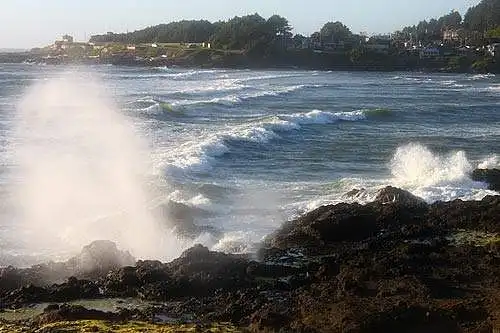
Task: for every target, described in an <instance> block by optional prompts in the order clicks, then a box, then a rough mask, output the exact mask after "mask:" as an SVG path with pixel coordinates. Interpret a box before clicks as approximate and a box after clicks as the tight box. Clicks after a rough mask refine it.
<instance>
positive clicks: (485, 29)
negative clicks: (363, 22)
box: [90, 0, 500, 54]
mask: <svg viewBox="0 0 500 333" xmlns="http://www.w3.org/2000/svg"><path fill="white" fill-rule="evenodd" d="M499 27H500V0H482V1H481V3H479V4H478V5H477V6H474V7H471V8H470V9H469V10H468V11H467V13H466V14H465V16H464V17H462V16H461V15H460V13H458V12H456V11H452V12H451V13H449V14H447V15H444V16H442V17H440V18H438V19H431V20H429V21H421V22H419V23H418V24H417V25H413V26H408V27H405V28H403V29H402V30H399V31H396V32H395V33H394V36H395V38H396V39H401V40H415V41H417V40H418V41H420V42H422V43H424V44H425V43H429V42H431V41H434V40H440V39H441V37H442V33H443V31H444V30H449V29H454V30H457V31H460V33H461V34H463V36H461V37H463V39H464V40H465V39H466V38H468V41H473V42H475V43H484V42H485V38H498V37H500V28H499ZM292 30H293V29H292V26H291V25H290V23H289V21H288V20H287V19H286V18H284V17H282V16H279V15H273V16H271V17H269V18H268V19H265V18H264V17H262V16H260V15H259V14H253V15H246V16H241V17H238V16H236V17H234V18H232V19H230V20H228V21H218V22H214V23H211V22H209V21H206V20H183V21H179V22H172V23H168V24H160V25H156V26H151V27H148V28H145V29H142V30H137V31H134V32H129V33H112V32H108V33H107V34H104V35H95V36H92V37H91V39H90V41H91V42H94V43H95V42H107V43H110V42H119V43H155V42H156V43H183V42H192V43H202V42H211V43H212V44H213V46H214V47H215V48H218V49H238V50H245V51H247V52H249V53H251V52H259V53H260V54H266V53H272V52H273V51H276V50H279V49H282V47H283V44H284V43H290V41H291V42H292V43H293V44H294V45H295V46H296V47H297V46H300V45H301V44H302V43H303V42H304V39H305V38H306V37H305V36H302V35H295V36H294V35H293V34H292ZM309 37H310V41H311V42H312V43H315V44H321V43H338V42H350V43H351V44H356V43H359V42H361V41H362V40H363V39H364V37H363V36H360V35H356V34H353V33H352V32H351V31H350V29H349V28H348V27H347V26H345V25H344V24H343V23H341V22H328V23H326V24H325V25H324V26H323V27H322V28H321V29H320V30H319V31H317V32H315V33H313V34H312V35H311V36H309ZM287 45H288V44H287Z"/></svg>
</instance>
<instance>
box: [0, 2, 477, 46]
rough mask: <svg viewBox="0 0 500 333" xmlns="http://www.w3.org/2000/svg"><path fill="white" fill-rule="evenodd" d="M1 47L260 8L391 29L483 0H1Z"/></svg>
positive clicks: (316, 24)
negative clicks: (68, 35)
mask: <svg viewBox="0 0 500 333" xmlns="http://www.w3.org/2000/svg"><path fill="white" fill-rule="evenodd" d="M1 2H2V4H1V8H0V22H1V23H0V25H1V29H0V48H23V49H27V48H32V47H40V46H46V45H49V44H52V43H53V42H54V40H56V39H59V38H60V36H62V35H63V34H70V35H73V36H74V37H75V39H76V40H78V41H86V40H88V39H89V38H90V36H91V35H94V34H102V33H106V32H108V31H113V32H127V31H134V30H137V29H142V28H144V27H147V26H151V25H156V24H160V23H168V22H171V21H177V20H182V19H207V20H210V21H217V20H221V19H222V20H225V19H228V18H231V17H234V16H236V15H238V16H241V15H246V14H253V13H259V14H260V15H262V16H264V17H269V16H271V15H273V14H279V15H282V16H285V17H286V18H288V20H289V21H290V24H291V25H292V26H293V27H294V32H295V33H301V34H304V35H310V34H311V33H313V32H314V31H318V30H319V29H320V28H321V26H322V25H323V24H324V23H326V22H329V21H341V22H343V23H344V24H345V25H347V26H348V27H349V28H350V29H351V31H352V32H354V33H360V32H366V33H368V34H370V35H371V34H378V33H390V32H393V31H395V30H397V29H400V28H402V27H403V26H407V25H413V24H416V23H418V22H419V21H421V20H424V19H430V18H438V17H440V16H442V15H444V14H447V13H449V12H450V11H452V10H458V11H459V12H460V13H461V14H462V15H463V14H465V12H466V11H467V9H468V8H469V7H471V6H474V5H476V4H478V3H479V2H480V0H183V1H180V0H1Z"/></svg>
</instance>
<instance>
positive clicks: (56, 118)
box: [11, 73, 184, 259]
mask: <svg viewBox="0 0 500 333" xmlns="http://www.w3.org/2000/svg"><path fill="white" fill-rule="evenodd" d="M11 148H12V150H13V155H14V157H15V164H16V168H15V170H16V171H15V172H14V174H13V175H12V176H13V177H12V179H14V182H15V184H14V186H13V188H14V195H13V206H14V208H15V212H16V213H15V215H16V228H15V230H16V231H15V232H16V235H15V237H17V239H18V240H19V242H23V243H24V246H25V247H27V249H29V250H30V251H31V252H32V253H44V254H50V253H58V254H60V253H68V255H69V254H70V253H75V252H78V251H79V250H80V249H81V247H82V246H84V245H87V244H89V243H91V242H92V241H94V240H100V239H105V240H111V241H114V242H116V243H117V244H118V245H119V246H120V247H121V248H123V249H126V250H129V251H131V253H132V254H133V255H134V256H136V257H137V258H157V259H167V258H168V259H170V258H172V257H174V256H176V255H178V254H179V253H180V252H181V250H182V248H184V246H183V245H184V244H182V242H181V241H179V240H178V239H177V238H176V237H175V236H174V235H173V234H172V232H169V231H168V230H166V229H165V227H164V226H163V225H162V224H161V222H160V221H157V220H156V219H155V218H154V217H153V215H152V213H151V210H150V207H148V206H149V204H150V202H151V196H150V193H149V191H148V188H147V187H148V186H147V175H148V173H149V171H150V168H151V165H150V163H149V157H150V152H149V148H148V145H147V143H146V142H144V141H143V140H142V139H141V138H140V136H139V135H138V133H137V132H136V130H135V129H134V127H133V125H132V123H131V121H130V120H129V119H127V118H126V117H125V116H124V115H122V114H121V113H120V112H119V111H117V109H116V107H115V106H114V105H113V103H112V102H111V101H110V100H108V99H107V98H106V97H105V96H104V91H103V88H102V85H101V84H100V83H99V82H98V81H97V80H96V79H95V78H92V77H90V76H89V75H88V74H86V75H84V74H81V73H79V74H75V73H73V74H63V75H61V76H60V77H58V78H54V79H49V80H46V81H43V82H42V83H40V84H38V85H36V86H34V87H33V88H31V89H30V91H29V92H28V93H27V95H26V96H25V97H24V98H23V100H22V102H21V103H20V105H19V108H18V118H17V125H16V130H15V135H14V138H13V145H12V147H11Z"/></svg>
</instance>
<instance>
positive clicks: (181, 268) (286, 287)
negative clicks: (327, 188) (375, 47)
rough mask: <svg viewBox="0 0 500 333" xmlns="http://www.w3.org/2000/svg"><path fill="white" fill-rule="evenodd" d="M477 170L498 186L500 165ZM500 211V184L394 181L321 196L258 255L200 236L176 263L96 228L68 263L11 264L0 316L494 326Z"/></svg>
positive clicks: (295, 325)
mask: <svg viewBox="0 0 500 333" xmlns="http://www.w3.org/2000/svg"><path fill="white" fill-rule="evenodd" d="M472 178H473V179H474V180H476V181H483V182H487V183H488V184H489V186H490V189H492V190H495V191H499V190H500V188H499V187H498V186H499V185H500V182H499V180H500V170H496V169H490V170H479V171H475V172H474V173H473V174H472ZM353 193H354V192H353ZM498 216H500V195H495V196H487V197H485V198H484V199H483V200H481V201H461V200H455V201H451V202H436V203H434V204H427V203H425V202H424V201H423V200H422V199H420V198H418V197H415V196H414V195H412V194H410V193H409V192H406V191H403V190H400V189H398V188H394V187H386V188H385V189H383V190H381V191H380V192H379V193H378V195H377V197H376V198H375V200H374V201H373V202H370V203H367V204H366V205H360V204H347V203H341V204H337V205H329V206H323V207H320V208H318V209H316V210H313V211H311V212H309V213H307V214H305V215H303V216H301V217H299V218H298V219H296V220H292V221H288V222H285V223H284V224H283V225H282V226H281V227H280V228H279V229H278V230H277V231H275V232H274V233H272V234H271V235H269V236H268V237H267V238H266V239H265V240H264V241H263V243H262V246H261V247H260V250H259V251H258V252H257V253H255V254H254V255H234V254H224V253H220V252H213V251H210V250H209V249H208V248H206V247H204V246H201V245H197V246H195V247H193V248H190V249H188V250H186V251H184V253H183V254H182V255H181V256H180V257H179V258H177V259H175V260H173V261H171V262H168V263H161V262H159V261H149V260H144V261H137V262H134V259H133V258H131V257H130V255H129V254H128V253H127V252H124V251H121V250H119V249H117V248H116V245H114V244H113V243H111V242H107V241H98V242H94V243H92V244H91V245H89V246H87V247H85V248H84V249H83V251H82V253H81V254H80V255H79V256H77V257H75V258H73V259H70V260H69V261H67V262H64V263H50V264H44V265H36V266H33V267H32V268H28V269H16V268H14V267H7V268H3V269H0V295H2V297H1V302H0V318H2V312H1V311H2V310H1V309H4V312H3V315H6V314H7V315H8V314H9V313H10V310H9V309H21V310H17V311H21V312H22V311H24V310H23V309H29V307H30V305H31V304H39V303H47V304H52V305H48V306H46V307H45V309H41V310H39V311H38V312H37V313H35V314H32V315H31V316H30V317H29V318H24V319H22V320H14V321H10V322H9V321H5V317H3V318H4V319H0V328H1V327H2V325H9V323H10V324H12V325H21V326H23V325H24V327H31V328H34V327H36V328H39V327H42V325H48V324H54V323H64V322H68V321H69V322H72V323H73V324H74V325H83V324H85V322H82V321H85V320H97V321H102V320H104V321H107V322H112V323H113V322H114V323H122V325H123V323H131V324H133V323H134V322H136V321H140V322H143V323H145V324H144V325H146V324H147V325H160V326H158V327H163V328H167V327H168V326H161V325H168V324H172V320H173V322H174V323H175V325H201V326H200V327H199V329H200V331H203V327H208V326H210V325H214V323H230V324H227V326H224V328H220V329H221V331H225V330H226V329H227V330H230V329H231V330H233V329H234V330H243V331H251V332H264V331H265V332H278V331H280V330H285V331H286V332H304V331H308V332H344V331H346V329H347V328H349V331H350V332H402V331H407V330H408V329H415V328H418V329H420V331H422V332H442V331H446V332H457V333H458V332H486V331H491V330H493V329H498V328H499V326H498V324H499V323H500V311H499V310H498V309H499V308H498V306H497V305H498V304H499V302H500V267H499V266H498V265H497V263H498V261H499V260H500V223H499V221H498ZM84 258H87V259H84ZM88 258H92V259H91V260H92V261H93V264H92V265H91V266H89V265H87V264H88V263H89V262H88ZM85 260H87V261H86V263H87V264H86V265H83V262H85ZM124 266H125V267H124ZM88 267H93V268H92V269H89V268H88ZM77 300H94V301H95V302H97V303H96V304H101V305H100V307H99V306H97V307H96V305H92V304H91V303H92V302H94V301H91V302H90V303H89V302H87V308H86V307H84V306H82V305H81V304H78V303H74V301H77ZM115 300H116V304H115V303H113V302H115ZM104 301H106V302H111V303H113V304H114V305H113V306H111V305H108V306H103V305H102V302H104ZM135 302H139V303H137V304H142V306H137V305H134V304H136V303H135ZM55 304H58V305H55ZM165 318H169V319H168V320H167V321H165V320H166V319H165ZM93 325H96V326H97V325H101V322H95V323H94V324H93ZM176 327H180V326H176ZM151 329H152V330H154V329H157V327H156V326H154V328H153V327H152V328H151Z"/></svg>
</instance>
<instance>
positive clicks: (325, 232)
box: [267, 203, 379, 248]
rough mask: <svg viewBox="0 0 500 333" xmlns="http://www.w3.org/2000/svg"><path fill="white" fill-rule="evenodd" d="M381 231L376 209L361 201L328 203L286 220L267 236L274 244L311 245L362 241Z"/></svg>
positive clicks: (271, 244) (268, 241)
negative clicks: (377, 222)
mask: <svg viewBox="0 0 500 333" xmlns="http://www.w3.org/2000/svg"><path fill="white" fill-rule="evenodd" d="M378 231H379V227H378V226H377V224H376V216H375V214H374V211H373V210H372V209H371V208H369V207H367V206H362V205H359V204H344V203H342V204H338V205H335V206H324V207H320V208H318V209H316V210H315V211H312V212H311V213H308V214H306V215H305V216H303V217H300V218H299V219H297V220H295V221H290V222H288V223H286V224H285V225H284V226H283V227H282V228H281V229H280V230H279V231H278V232H276V233H274V234H273V235H271V236H270V237H268V239H267V243H268V244H269V245H270V246H271V247H277V248H290V247H308V246H309V247H310V246H322V245H325V244H327V243H332V242H344V241H359V240H362V239H365V238H368V237H372V236H375V235H376V234H377V232H378Z"/></svg>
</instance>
